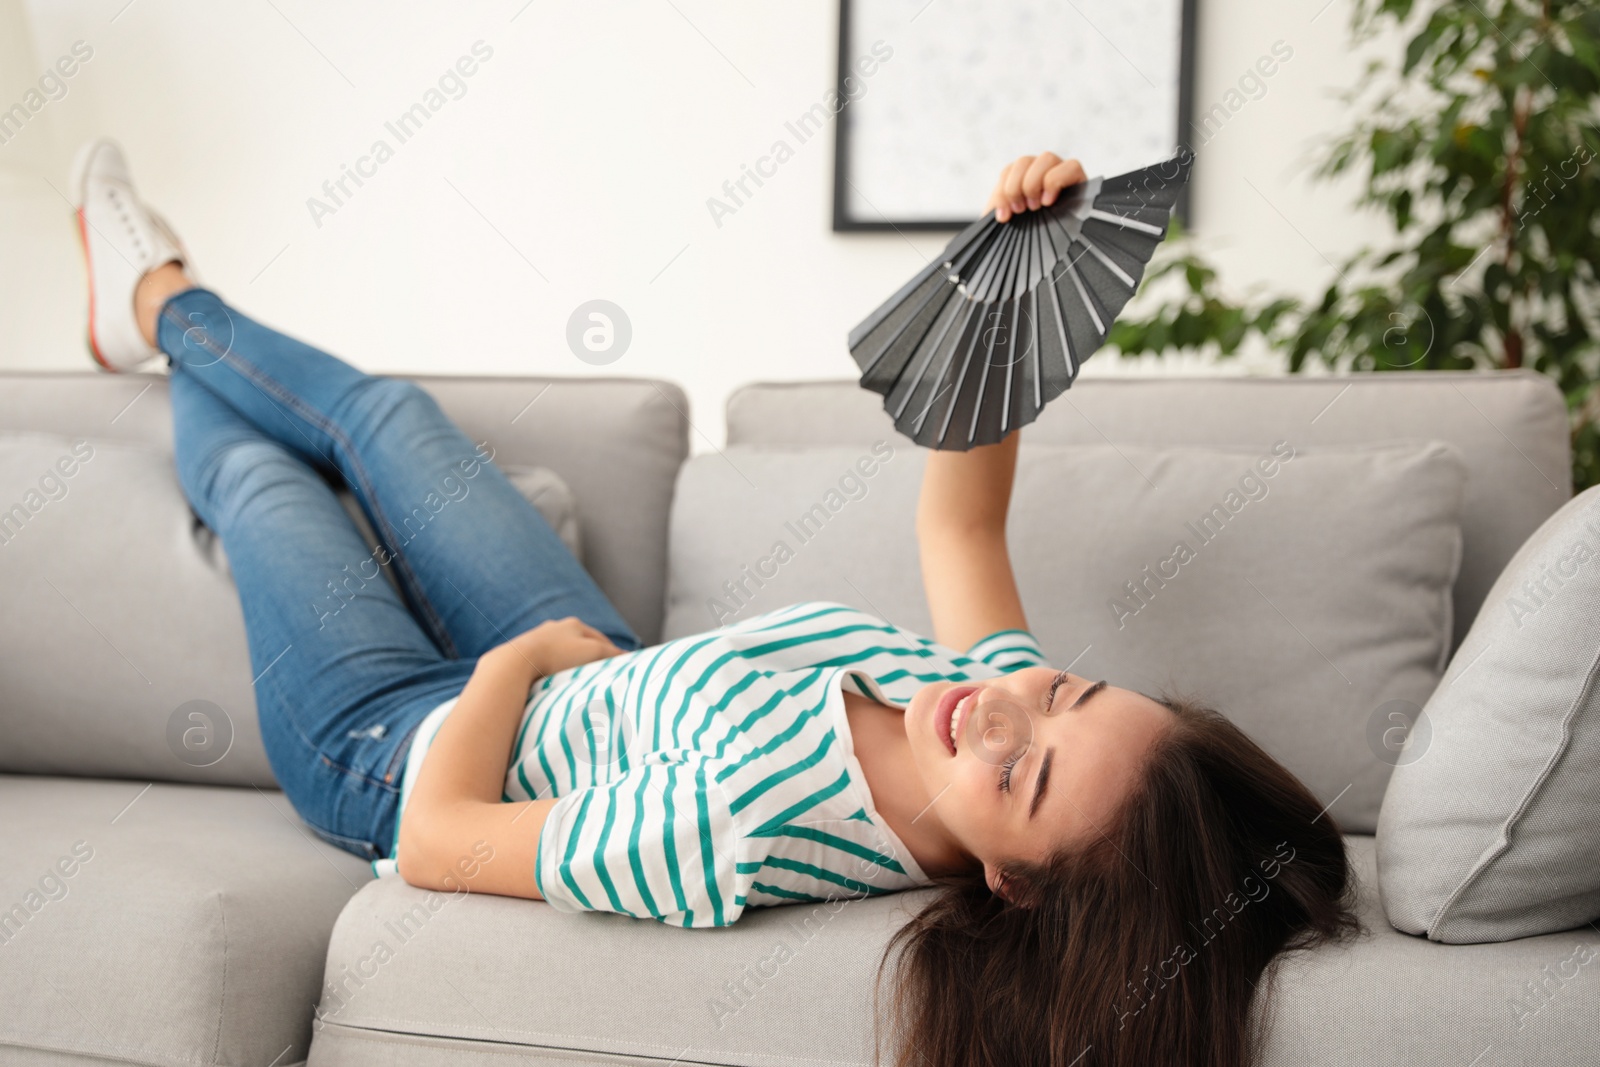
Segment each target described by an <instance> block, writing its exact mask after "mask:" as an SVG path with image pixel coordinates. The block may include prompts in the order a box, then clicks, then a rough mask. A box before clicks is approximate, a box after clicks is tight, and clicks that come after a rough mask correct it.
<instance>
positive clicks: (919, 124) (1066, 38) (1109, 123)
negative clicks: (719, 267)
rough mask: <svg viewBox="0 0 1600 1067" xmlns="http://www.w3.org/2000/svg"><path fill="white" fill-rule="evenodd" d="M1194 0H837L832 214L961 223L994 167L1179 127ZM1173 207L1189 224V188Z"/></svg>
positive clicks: (899, 224)
mask: <svg viewBox="0 0 1600 1067" xmlns="http://www.w3.org/2000/svg"><path fill="white" fill-rule="evenodd" d="M1195 2H1196V0H1008V2H1007V3H1003V4H995V3H983V2H981V0H839V62H838V77H837V87H836V91H837V93H838V97H839V106H838V112H837V118H836V120H835V128H834V137H835V145H834V179H833V228H834V229H835V230H837V231H858V230H959V229H961V228H962V227H964V226H966V225H967V223H969V222H971V221H972V220H973V219H974V218H976V217H977V215H978V209H979V208H981V207H982V206H983V203H984V201H985V200H987V199H988V196H989V192H990V190H991V189H993V188H994V182H995V178H996V176H997V175H998V174H999V173H1000V169H1001V167H1003V166H1004V165H1005V164H1006V163H1009V162H1010V161H1011V160H1013V159H1015V158H1017V157H1018V156H1020V155H1026V154H1029V153H1034V152H1039V151H1041V150H1045V149H1049V150H1051V151H1055V152H1059V153H1061V154H1062V155H1063V156H1073V157H1076V158H1077V159H1079V160H1081V161H1082V162H1083V166H1084V170H1085V171H1087V172H1088V174H1089V176H1091V177H1093V176H1095V175H1112V174H1121V173H1123V172H1125V171H1129V170H1134V169H1136V168H1139V167H1143V166H1148V165H1150V164H1152V163H1158V162H1160V161H1162V160H1164V159H1169V158H1171V157H1172V156H1173V155H1175V154H1176V153H1177V151H1178V146H1179V145H1180V144H1185V143H1187V136H1186V133H1185V131H1187V130H1188V129H1189V124H1190V118H1191V114H1190V112H1191V108H1192V106H1193V104H1192V96H1193V82H1194V23H1195ZM1175 213H1176V214H1177V216H1178V218H1179V220H1180V221H1182V222H1183V223H1184V224H1185V225H1188V224H1189V221H1190V220H1189V200H1188V191H1187V189H1185V191H1184V194H1183V196H1182V197H1180V199H1179V201H1178V203H1177V205H1176V207H1175Z"/></svg>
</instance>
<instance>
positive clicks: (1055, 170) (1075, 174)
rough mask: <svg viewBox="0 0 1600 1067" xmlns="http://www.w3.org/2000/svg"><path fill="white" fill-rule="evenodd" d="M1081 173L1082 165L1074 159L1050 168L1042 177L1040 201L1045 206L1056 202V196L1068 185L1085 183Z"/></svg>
mask: <svg viewBox="0 0 1600 1067" xmlns="http://www.w3.org/2000/svg"><path fill="white" fill-rule="evenodd" d="M1086 180H1087V177H1086V175H1085V174H1084V173H1083V164H1082V163H1079V162H1078V161H1077V160H1076V159H1068V160H1064V161H1063V162H1060V163H1057V164H1056V165H1055V166H1053V167H1051V168H1050V170H1049V171H1047V172H1046V173H1045V176H1044V194H1043V197H1042V201H1043V203H1044V204H1045V206H1047V207H1048V206H1049V205H1051V204H1053V203H1055V202H1056V196H1057V194H1059V193H1060V192H1061V190H1063V189H1065V188H1066V187H1067V186H1069V185H1077V184H1078V183H1079V182H1082V181H1086Z"/></svg>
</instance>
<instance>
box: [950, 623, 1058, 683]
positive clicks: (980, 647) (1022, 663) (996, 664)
mask: <svg viewBox="0 0 1600 1067" xmlns="http://www.w3.org/2000/svg"><path fill="white" fill-rule="evenodd" d="M967 655H968V656H970V657H972V658H973V659H975V660H981V661H982V662H984V663H987V664H988V665H989V666H991V667H993V668H995V669H996V670H998V671H1000V672H1001V673H1003V674H1010V673H1011V672H1012V671H1019V670H1022V669H1023V668H1024V667H1045V666H1048V665H1049V663H1048V661H1047V660H1046V659H1045V657H1044V650H1043V649H1041V648H1040V647H1039V642H1038V640H1037V639H1035V638H1034V636H1033V634H1031V633H1029V632H1028V631H1027V630H999V631H996V632H995V633H992V634H990V635H989V636H988V637H985V638H983V639H981V640H980V641H978V642H977V643H976V644H974V645H973V646H972V647H971V648H970V649H968V650H967Z"/></svg>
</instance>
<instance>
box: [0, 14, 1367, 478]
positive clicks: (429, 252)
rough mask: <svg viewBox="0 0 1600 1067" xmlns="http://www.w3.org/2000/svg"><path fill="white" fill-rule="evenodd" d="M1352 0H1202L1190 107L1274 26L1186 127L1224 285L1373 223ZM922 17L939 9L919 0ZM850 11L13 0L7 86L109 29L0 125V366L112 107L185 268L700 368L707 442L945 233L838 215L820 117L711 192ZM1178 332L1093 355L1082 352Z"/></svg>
mask: <svg viewBox="0 0 1600 1067" xmlns="http://www.w3.org/2000/svg"><path fill="white" fill-rule="evenodd" d="M1349 5H1350V0H1332V2H1331V3H1330V4H1329V5H1328V6H1327V7H1326V8H1323V9H1322V10H1321V11H1320V13H1319V8H1321V6H1322V5H1321V0H1309V2H1295V3H1284V2H1283V0H1201V4H1200V7H1201V19H1200V29H1199V57H1200V58H1199V75H1198V85H1197V91H1196V103H1197V105H1198V106H1197V111H1198V112H1204V111H1205V110H1207V109H1208V108H1210V107H1211V105H1212V104H1214V103H1219V102H1223V101H1224V100H1225V94H1226V93H1227V91H1228V90H1229V88H1230V87H1232V86H1234V85H1235V84H1236V83H1237V82H1238V80H1239V78H1240V76H1241V75H1243V74H1244V73H1245V72H1246V71H1247V69H1249V68H1250V67H1251V66H1252V65H1253V64H1254V63H1255V62H1256V60H1257V59H1258V58H1259V57H1261V56H1263V55H1265V54H1268V53H1269V50H1270V49H1271V47H1272V45H1273V43H1274V42H1276V41H1279V40H1281V41H1283V42H1285V43H1286V44H1287V45H1288V46H1289V47H1290V48H1292V49H1293V57H1292V58H1291V59H1290V60H1289V61H1288V62H1286V63H1283V64H1282V65H1281V66H1280V67H1279V69H1278V71H1277V72H1276V73H1275V74H1274V75H1273V76H1272V77H1271V78H1270V79H1267V80H1266V86H1267V91H1266V93H1265V95H1263V96H1261V97H1260V98H1259V99H1254V100H1249V101H1248V102H1246V103H1245V104H1244V106H1242V107H1240V108H1239V109H1238V111H1237V113H1236V114H1233V115H1232V116H1231V117H1229V119H1228V121H1227V122H1226V123H1225V124H1224V125H1223V126H1222V127H1221V128H1220V129H1219V130H1218V131H1217V132H1216V133H1215V134H1214V136H1211V137H1210V138H1209V140H1206V139H1205V138H1204V136H1203V135H1199V134H1197V135H1196V137H1195V140H1194V142H1193V143H1196V144H1197V145H1198V144H1200V143H1201V142H1202V141H1204V144H1203V147H1201V149H1200V157H1199V164H1198V166H1197V170H1196V173H1195V177H1194V201H1193V202H1194V208H1195V222H1196V226H1197V230H1198V233H1199V235H1200V237H1201V238H1202V240H1203V242H1204V247H1205V248H1206V250H1207V251H1208V252H1209V253H1210V254H1211V255H1212V256H1213V257H1214V258H1215V260H1216V261H1217V262H1218V263H1220V264H1221V265H1222V266H1223V267H1224V268H1225V273H1224V277H1225V278H1226V279H1227V281H1228V283H1229V286H1230V288H1233V289H1236V290H1240V291H1242V290H1244V289H1245V288H1246V287H1248V286H1250V285H1251V284H1252V283H1257V282H1269V283H1270V284H1272V285H1273V286H1277V287H1282V288H1287V289H1290V290H1292V291H1295V292H1298V293H1301V294H1302V295H1308V296H1309V295H1313V294H1317V293H1320V290H1321V287H1322V286H1323V285H1325V284H1326V282H1327V280H1328V279H1329V278H1330V277H1331V276H1332V270H1333V268H1332V267H1331V266H1330V262H1329V261H1334V262H1337V261H1338V258H1339V256H1340V255H1341V254H1343V253H1345V252H1347V251H1350V250H1353V248H1354V247H1355V246H1356V244H1357V243H1358V242H1359V241H1360V240H1362V239H1371V238H1372V237H1374V236H1376V235H1378V234H1380V233H1381V232H1382V230H1381V226H1380V224H1379V222H1378V220H1376V219H1369V218H1362V217H1354V218H1353V217H1352V212H1351V209H1350V207H1349V202H1350V195H1349V192H1348V190H1350V189H1353V186H1352V185H1349V184H1348V183H1346V185H1345V186H1344V189H1345V190H1347V191H1345V192H1340V191H1338V190H1336V189H1334V188H1332V187H1328V186H1323V185H1316V186H1314V185H1312V184H1311V183H1310V182H1309V181H1308V180H1307V171H1308V170H1309V162H1310V160H1311V158H1312V150H1313V149H1314V147H1315V145H1316V144H1317V143H1318V142H1320V141H1321V140H1324V139H1325V138H1326V137H1327V136H1328V134H1329V133H1330V132H1331V131H1334V130H1338V129H1340V128H1342V126H1343V125H1344V123H1345V121H1346V119H1347V115H1346V114H1345V113H1344V111H1343V109H1342V106H1341V105H1340V104H1339V103H1337V102H1336V101H1335V100H1333V99H1332V97H1331V95H1330V94H1331V92H1332V90H1333V89H1335V88H1337V87H1342V86H1344V85H1347V84H1349V83H1350V82H1352V81H1353V80H1354V79H1355V78H1356V77H1357V75H1358V74H1359V71H1360V62H1361V61H1360V59H1359V58H1358V57H1357V56H1356V55H1354V54H1352V53H1351V52H1350V50H1349V48H1348V30H1347V27H1348V20H1349ZM920 17H921V18H937V17H938V5H937V0H933V4H932V6H930V7H928V8H927V10H926V11H925V12H924V14H922V15H921V16H920ZM837 18H838V11H837V4H836V3H834V2H833V0H805V2H791V3H785V4H773V3H766V4H736V3H732V2H727V0H724V2H721V3H715V2H710V0H670V2H667V0H601V2H591V3H585V4H582V5H579V4H567V5H555V4H550V3H547V2H544V0H538V2H534V3H529V4H527V5H526V6H524V0H501V2H495V3H490V2H473V3H455V4H450V5H443V4H415V3H413V4H410V5H405V10H404V13H403V14H401V13H398V11H397V8H396V6H395V5H390V4H383V3H378V2H364V3H347V4H339V5H333V4H317V3H312V2H311V0H272V2H271V3H267V2H251V3H239V4H227V5H221V4H215V3H202V2H199V0H133V2H132V3H131V4H129V3H128V2H127V0H95V2H87V0H73V2H67V0H50V2H46V0H33V2H31V3H26V4H25V3H23V0H0V107H7V106H9V105H10V103H12V102H13V101H15V100H16V99H18V98H19V97H20V96H21V94H22V92H23V91H24V90H25V89H26V88H27V86H28V85H29V84H30V83H32V82H33V81H34V80H35V79H37V78H38V76H39V74H40V73H41V72H42V71H43V70H44V68H45V67H46V66H47V65H48V64H50V63H52V62H54V60H55V59H56V57H58V56H60V55H62V54H64V53H66V52H67V51H68V50H69V49H70V48H71V46H72V43H73V42H74V41H77V40H82V41H85V42H87V43H88V44H89V45H90V46H91V47H92V48H93V50H94V55H93V58H92V59H91V60H90V61H88V62H87V63H85V64H83V66H82V68H81V70H79V72H78V73H77V74H75V75H74V77H73V78H72V79H71V80H70V81H69V82H68V83H67V84H68V91H67V94H66V95H65V96H64V97H63V98H61V99H59V100H56V101H53V102H51V103H50V104H48V105H47V106H46V107H45V108H44V109H43V110H42V111H41V112H40V113H39V115H38V116H36V117H35V118H34V119H33V120H32V121H31V122H30V123H29V125H28V126H27V127H26V128H25V129H24V130H23V132H22V133H21V135H19V136H18V137H16V138H15V139H13V140H12V141H11V142H10V143H8V144H5V145H0V249H3V252H0V366H6V367H17V368H22V367H26V368H82V367H87V366H88V362H87V356H86V355H85V354H84V352H83V344H82V335H83V325H82V315H83V310H82V309H83V296H82V291H81V290H82V279H81V267H80V266H79V264H78V252H77V249H76V246H75V244H74V237H73V233H72V227H71V223H70V212H69V208H68V206H67V204H66V203H65V202H64V201H63V200H62V198H61V195H60V193H59V192H58V191H57V190H59V191H60V192H65V190H66V183H65V178H64V175H65V171H66V166H67V162H68V160H69V159H70V158H71V154H72V150H73V148H74V147H75V145H76V144H77V143H78V142H79V141H80V140H81V139H83V138H85V137H89V136H92V135H95V134H99V133H110V134H112V135H113V136H115V137H117V138H118V139H119V140H120V141H121V142H122V143H123V145H124V146H125V148H126V149H127V151H128V154H129V156H130V158H131V161H132V164H133V166H134V168H135V173H136V176H137V177H138V179H139V181H140V184H141V188H142V190H143V192H144V193H145V195H146V196H147V198H148V199H149V200H150V201H151V202H152V203H154V204H155V205H157V206H158V208H159V209H160V210H161V211H162V212H163V213H164V214H166V215H167V216H168V218H169V219H171V220H172V222H173V223H174V224H175V226H176V227H177V229H178V230H179V232H180V233H181V234H182V235H183V236H184V238H185V240H186V242H187V243H188V245H189V248H190V251H191V253H192V255H193V258H194V262H195V264H196V266H197V269H198V272H199V274H200V276H201V278H202V280H203V281H205V282H206V283H207V284H209V285H211V286H212V287H214V288H216V289H218V290H219V291H220V292H222V293H223V294H225V295H226V296H227V297H228V298H229V299H230V300H231V301H233V302H234V303H235V304H236V305H237V306H239V307H240V308H241V309H242V310H244V311H245V312H247V313H249V314H252V315H254V316H255V317H257V318H259V319H262V320H263V321H266V322H268V323H270V324H272V325H275V326H277V327H279V328H281V329H284V330H286V331H288V332H291V333H295V334H298V335H300V336H302V337H305V338H306V339H308V340H312V341H314V342H316V343H318V344H320V345H322V346H323V347H325V348H328V349H329V350H331V351H333V352H336V353H338V354H340V355H341V356H343V357H345V358H346V359H349V360H350V361H352V362H353V363H355V364H357V365H359V366H361V367H364V368H366V369H368V370H373V371H384V372H436V373H437V372H459V373H483V374H588V373H593V374H617V375H637V376H651V377H663V378H669V379H673V380H676V381H678V382H680V383H682V384H683V385H684V386H685V388H686V389H687V390H688V391H689V394H690V400H691V417H692V419H693V422H694V424H695V426H696V429H697V431H699V432H698V433H697V435H696V440H695V443H694V447H695V449H696V451H703V450H705V449H708V448H710V447H711V444H712V442H715V443H717V444H720V443H721V442H722V437H723V429H722V405H723V402H724V400H725V398H726V396H727V394H728V393H729V392H730V391H731V390H732V389H733V388H734V387H736V386H737V385H739V384H740V383H743V382H746V381H750V380H753V379H792V378H819V377H842V376H848V375H850V374H852V373H853V371H854V369H855V367H854V363H853V362H852V360H851V358H850V355H849V353H848V351H847V350H846V348H845V336H846V334H847V333H848V331H849V329H850V327H851V326H853V325H854V324H855V323H856V322H857V321H858V320H859V319H860V318H861V317H862V316H863V315H865V314H866V313H867V312H869V311H870V310H871V309H872V308H873V307H875V306H876V305H877V304H878V303H879V302H880V301H881V300H882V299H883V298H884V297H885V296H887V295H888V294H889V293H890V292H892V291H893V290H894V289H895V288H896V287H898V285H899V284H900V283H901V282H902V281H903V280H904V279H905V278H906V277H908V276H909V275H911V274H912V273H913V272H914V271H916V270H917V269H918V268H920V267H921V266H922V265H923V263H924V262H925V260H926V258H927V257H929V256H931V255H933V254H934V253H935V252H936V251H937V250H938V249H940V248H941V247H942V246H943V244H944V242H945V240H946V239H947V238H946V236H941V235H921V236H911V237H902V236H900V235H896V234H888V235H877V234H873V235H837V234H834V233H832V232H831V231H830V229H829V217H830V198H831V183H832V167H833V149H832V131H831V129H830V130H829V131H827V133H826V134H825V135H824V136H819V137H816V138H814V139H812V140H811V141H809V142H807V143H806V144H804V145H802V146H800V148H799V150H798V152H797V154H796V157H795V158H794V159H793V160H791V161H790V162H788V163H787V164H785V165H784V166H783V167H782V168H781V170H780V171H779V173H778V175H777V176H776V177H775V178H773V179H771V180H769V181H768V182H767V183H766V185H765V186H764V187H763V188H762V189H760V190H759V195H757V196H755V197H753V198H752V199H751V200H750V201H749V202H748V203H747V204H746V205H745V206H744V207H743V208H742V209H740V210H739V211H738V212H737V214H735V215H734V216H732V217H729V218H725V219H723V220H722V225H721V227H720V228H719V227H718V226H717V225H716V223H715V222H714V221H713V218H712V216H711V214H710V213H709V212H708V211H707V208H706V199H707V197H709V196H712V195H714V194H715V193H717V192H718V190H719V189H720V187H721V185H722V183H723V182H724V180H726V179H728V178H736V177H737V176H738V174H739V170H740V166H741V164H744V163H749V162H752V161H753V160H754V159H755V158H756V157H757V156H759V155H761V154H762V153H764V152H765V151H766V150H767V147H768V146H769V145H770V143H771V142H772V140H773V139H774V138H775V137H776V136H779V135H780V134H781V131H782V126H783V123H784V121H785V120H786V119H788V118H790V117H792V116H794V115H797V114H799V113H801V112H803V111H804V110H806V109H807V108H808V107H810V106H811V105H812V104H813V103H814V102H816V101H817V100H818V99H820V98H821V96H822V94H823V93H824V92H825V91H826V90H827V89H828V88H829V87H830V86H831V84H832V80H833V77H834V64H835V49H836V36H835V34H836V22H837ZM24 39H26V40H29V41H31V44H32V47H31V49H30V48H26V47H19V46H18V44H17V43H16V42H18V41H21V40H24ZM480 39H481V40H482V41H483V42H485V43H486V44H487V46H488V47H490V48H492V49H493V56H492V58H491V59H489V60H488V61H487V62H485V63H483V64H482V65H481V67H480V68H479V70H478V71H477V73H476V74H475V75H473V76H472V77H471V78H470V79H468V80H467V81H466V85H467V90H468V91H467V92H466V95H465V96H463V97H462V98H461V99H459V100H452V101H450V102H449V103H447V104H446V105H445V106H444V107H443V108H441V109H440V110H439V112H438V113H437V114H435V115H434V116H433V118H432V119H431V120H430V121H429V122H428V124H427V125H426V127H425V128H424V129H423V130H422V131H421V132H420V133H419V134H417V135H416V137H415V138H414V140H412V141H410V142H408V143H406V144H403V145H400V146H399V148H398V150H397V151H396V153H395V155H394V158H393V159H391V160H389V161H388V162H386V163H384V164H383V165H381V166H380V167H378V168H377V173H376V175H375V176H374V177H372V178H370V179H368V180H367V182H366V184H365V185H364V186H363V187H361V188H360V189H358V190H356V191H355V195H354V196H352V197H351V198H350V199H349V200H348V202H347V203H346V204H345V205H344V206H343V207H341V208H339V210H338V211H337V213H336V214H333V215H331V216H327V217H325V218H323V220H322V225H321V226H320V227H318V226H317V225H315V224H314V222H313V220H312V218H311V215H310V212H309V211H308V208H307V199H308V198H309V197H312V196H320V195H321V187H322V184H323V182H324V181H325V180H327V179H331V178H337V177H338V176H339V174H340V168H341V166H342V165H345V164H352V163H354V162H355V161H356V160H357V158H358V157H359V156H361V155H363V154H365V153H366V152H367V150H368V148H369V146H370V145H371V143H372V142H373V141H374V140H375V139H376V138H378V137H385V138H386V139H387V140H389V141H390V142H391V144H393V143H394V140H395V139H394V138H393V137H392V136H391V135H387V134H386V132H385V130H384V123H385V122H386V121H389V120H392V119H393V118H395V117H396V116H397V115H399V113H400V112H402V111H403V110H404V109H405V108H406V107H408V106H409V105H410V104H412V103H414V102H416V101H417V100H418V99H419V98H420V97H421V96H422V94H423V93H424V91H425V90H427V89H428V88H429V87H430V86H432V85H433V84H434V83H435V81H436V79H437V78H438V77H439V75H440V74H441V73H442V72H444V71H445V69H446V68H447V67H448V66H449V65H450V64H452V63H453V62H455V61H456V59H457V57H459V56H462V55H465V54H468V53H469V52H470V50H471V47H472V45H473V43H474V42H476V41H478V40H480ZM1387 47H1391V48H1392V47H1394V46H1393V44H1392V43H1390V44H1388V45H1387ZM1238 99H1242V97H1239V98H1235V102H1237V100H1238ZM1039 147H1040V148H1046V147H1049V148H1053V149H1055V150H1058V151H1062V152H1064V153H1066V154H1071V153H1072V148H1073V146H1071V145H1040V146H1039ZM1003 162H1005V161H1004V160H995V161H994V167H995V169H996V170H998V168H999V167H1000V165H1001V164H1002V163H1003ZM1084 162H1085V164H1086V166H1087V167H1088V169H1089V171H1090V173H1096V172H1097V171H1096V167H1095V163H1094V160H1093V159H1085V160H1084ZM46 179H48V181H47V180H46ZM50 183H53V185H54V188H52V185H51V184H50ZM350 188H354V187H353V186H351V187H350ZM978 206H979V205H978V204H974V205H973V207H974V210H976V208H977V207H978ZM669 264H670V265H669ZM541 275H542V277H541ZM1145 295H1149V294H1141V298H1142V297H1144V296H1145ZM593 298H605V299H608V300H611V301H614V302H615V303H617V304H619V305H620V306H621V307H623V308H624V309H625V310H626V312H627V313H628V315H629V316H630V318H631V320H632V324H633V341H632V345H631V348H630V349H629V351H628V352H627V353H626V355H624V356H623V357H622V358H621V359H620V360H618V361H617V362H615V363H613V364H611V365H609V366H606V367H600V368H592V367H589V366H587V365H585V364H583V363H581V362H580V361H579V360H577V359H576V358H575V357H574V356H573V354H572V353H571V352H570V351H569V350H568V348H567V345H566V342H565V332H566V325H567V320H568V317H569V315H570V314H571V312H572V311H573V309H574V308H575V307H576V306H577V305H578V304H580V303H582V302H584V301H586V300H590V299H593ZM1140 306H1141V304H1137V303H1136V304H1135V309H1137V308H1138V307H1140ZM1196 365H1197V364H1196V361H1194V360H1188V361H1178V362H1174V361H1171V360H1169V361H1167V362H1166V363H1165V364H1161V365H1153V366H1151V365H1147V366H1143V367H1141V366H1139V365H1138V364H1137V363H1136V362H1135V361H1126V362H1125V363H1124V364H1121V365H1119V364H1117V363H1115V362H1114V361H1112V360H1110V359H1105V360H1101V361H1092V362H1090V363H1089V364H1088V365H1087V369H1086V371H1085V373H1086V374H1105V373H1130V372H1132V373H1140V372H1143V373H1156V372H1161V371H1163V370H1165V371H1171V370H1173V369H1181V370H1192V369H1194V367H1195V366H1196ZM1247 366H1255V367H1258V368H1262V367H1270V366H1271V364H1270V361H1266V360H1260V359H1258V360H1255V361H1253V362H1247ZM1228 369H1230V370H1237V369H1246V368H1243V367H1237V366H1236V367H1233V368H1228Z"/></svg>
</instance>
